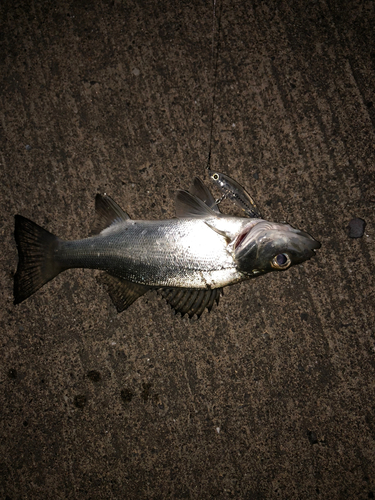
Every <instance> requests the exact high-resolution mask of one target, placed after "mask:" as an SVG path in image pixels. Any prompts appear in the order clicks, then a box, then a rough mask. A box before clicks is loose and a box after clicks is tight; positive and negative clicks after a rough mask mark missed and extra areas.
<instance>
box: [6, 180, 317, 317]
mask: <svg viewBox="0 0 375 500" xmlns="http://www.w3.org/2000/svg"><path fill="white" fill-rule="evenodd" d="M213 174H215V173H212V174H211V175H213ZM218 175H220V176H224V174H218ZM219 179H221V180H224V184H220V183H218V182H217V181H218V180H219ZM213 180H214V181H216V184H217V186H218V187H219V189H221V190H222V191H223V193H224V195H225V196H228V197H229V198H230V199H232V200H234V201H235V202H236V203H237V204H239V205H240V206H242V207H243V206H244V205H246V204H249V203H250V205H249V206H247V207H245V210H244V211H245V215H247V217H238V216H233V215H227V214H224V213H222V212H221V211H220V209H219V206H218V202H217V201H216V200H215V198H214V197H213V195H212V193H211V192H210V190H209V189H208V188H207V187H206V186H205V184H204V183H203V182H202V181H201V180H200V179H199V178H198V177H195V178H194V180H193V183H192V185H191V187H190V188H189V190H188V191H187V190H179V191H177V193H176V198H175V208H176V217H175V218H172V219H163V220H137V219H131V218H130V217H129V215H128V214H127V213H126V212H125V211H124V210H123V209H122V208H121V207H120V206H119V205H118V204H117V203H116V202H115V201H114V200H113V199H112V198H111V197H110V196H108V195H107V194H104V195H101V194H97V195H96V198H95V212H96V222H95V224H94V228H93V235H92V236H90V237H87V238H84V239H81V240H71V241H69V240H63V239H60V238H58V237H57V236H55V235H54V234H52V233H50V232H49V231H47V230H46V229H44V228H42V227H41V226H39V225H38V224H36V223H35V222H33V221H31V220H29V219H27V218H25V217H23V216H22V215H16V216H15V229H14V236H15V241H16V245H17V249H18V265H17V270H16V273H15V275H14V304H19V303H21V302H23V301H24V300H26V299H27V298H29V297H30V296H31V295H33V294H34V293H35V292H37V291H38V290H39V289H40V288H41V287H43V286H44V285H45V284H46V283H48V282H49V281H50V280H52V279H53V278H55V277H56V276H57V275H58V274H60V273H61V272H63V271H65V270H67V269H72V268H83V269H96V270H100V271H103V272H102V273H101V276H100V277H99V279H98V281H99V282H100V283H102V284H103V285H104V286H105V288H106V289H107V291H108V293H109V296H110V298H111V300H112V302H113V304H114V305H115V307H116V309H117V311H118V312H123V311H125V310H126V309H127V308H128V307H129V306H130V305H131V304H132V303H133V302H134V301H136V300H137V299H138V298H140V297H141V296H143V295H144V294H145V293H146V292H148V291H150V290H156V291H157V292H158V293H159V295H161V296H162V297H163V298H164V299H165V300H166V301H167V303H168V304H169V305H170V306H171V307H172V309H173V310H174V311H175V312H176V313H180V314H181V316H184V315H185V314H187V315H188V316H189V317H190V318H192V317H193V316H194V315H196V316H197V317H198V318H199V317H200V316H201V315H202V313H203V312H204V311H205V310H208V311H211V309H212V307H213V305H214V303H216V304H217V305H218V304H219V299H220V296H221V295H222V294H223V288H224V287H226V286H229V285H234V284H236V283H240V282H242V281H245V280H249V279H251V278H255V277H257V276H260V275H263V274H266V273H269V272H279V271H284V270H286V269H288V268H290V267H291V266H294V265H296V264H300V263H302V262H305V261H306V260H308V259H310V258H311V257H313V256H314V255H315V250H316V249H318V248H320V246H321V245H320V243H319V242H318V241H317V240H315V239H314V238H313V237H312V236H310V235H309V234H308V233H306V232H304V231H301V230H299V229H295V228H293V227H292V226H291V225H289V224H287V223H275V222H269V221H267V220H264V219H262V218H260V216H259V212H258V210H257V208H256V205H255V203H254V201H253V200H252V198H251V197H250V195H249V194H248V193H247V192H246V191H245V190H244V188H242V186H240V185H239V184H238V183H237V182H236V181H234V179H231V178H230V177H227V176H224V177H218V178H217V179H215V178H214V179H213ZM249 197H250V198H249ZM249 199H250V201H249ZM238 200H239V201H238Z"/></svg>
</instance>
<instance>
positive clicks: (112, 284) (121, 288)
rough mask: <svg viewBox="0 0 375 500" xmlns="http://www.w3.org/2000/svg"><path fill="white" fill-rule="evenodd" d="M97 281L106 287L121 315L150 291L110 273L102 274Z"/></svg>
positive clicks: (145, 287) (146, 287)
mask: <svg viewBox="0 0 375 500" xmlns="http://www.w3.org/2000/svg"><path fill="white" fill-rule="evenodd" d="M97 281H98V282H99V283H100V284H103V285H104V286H105V288H106V289H107V292H108V295H109V296H110V297H111V300H112V302H113V303H114V305H115V307H116V309H117V312H119V313H120V312H122V311H125V309H127V308H128V307H129V306H130V305H132V304H133V302H135V301H136V300H137V299H138V298H139V297H142V295H144V294H145V293H146V292H147V291H148V290H149V289H150V288H149V287H148V286H145V285H140V284H138V283H132V282H131V281H127V280H124V279H123V278H118V277H117V276H112V275H111V274H108V273H102V274H101V275H100V276H99V277H98V278H97Z"/></svg>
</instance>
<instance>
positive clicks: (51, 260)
mask: <svg viewBox="0 0 375 500" xmlns="http://www.w3.org/2000/svg"><path fill="white" fill-rule="evenodd" d="M14 237H15V240H16V244H17V248H18V267H17V271H16V274H15V275H14V304H19V303H20V302H22V301H23V300H25V299H27V298H28V297H30V295H32V294H33V293H35V292H36V291H37V290H39V288H41V287H42V286H43V285H45V284H46V283H47V282H48V281H50V280H51V279H53V278H54V277H55V276H57V275H58V274H59V273H60V272H61V271H63V270H64V268H63V267H62V266H60V265H59V263H58V261H57V260H56V257H55V250H56V249H57V246H58V242H59V239H58V238H57V237H56V236H54V235H53V234H52V233H50V232H48V231H46V230H45V229H43V228H42V227H40V226H38V225H37V224H35V222H32V221H31V220H29V219H26V218H25V217H22V216H21V215H16V216H15V228H14Z"/></svg>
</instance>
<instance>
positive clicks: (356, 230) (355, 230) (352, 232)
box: [348, 219, 366, 238]
mask: <svg viewBox="0 0 375 500" xmlns="http://www.w3.org/2000/svg"><path fill="white" fill-rule="evenodd" d="M365 227H366V222H365V221H364V220H363V219H352V220H351V221H350V222H349V225H348V234H349V238H362V236H363V233H364V232H365Z"/></svg>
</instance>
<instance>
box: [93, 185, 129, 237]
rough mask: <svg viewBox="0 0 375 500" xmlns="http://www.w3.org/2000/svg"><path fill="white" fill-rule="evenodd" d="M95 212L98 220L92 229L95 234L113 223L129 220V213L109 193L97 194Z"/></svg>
mask: <svg viewBox="0 0 375 500" xmlns="http://www.w3.org/2000/svg"><path fill="white" fill-rule="evenodd" d="M95 213H96V220H95V223H94V227H93V230H92V233H93V234H99V233H100V232H101V231H103V229H106V228H107V227H109V226H112V225H113V224H118V223H119V222H124V221H125V220H129V219H130V217H129V215H128V214H127V213H126V212H124V211H123V209H122V208H121V207H120V206H119V205H117V203H116V202H115V201H114V200H112V198H111V197H110V196H108V195H106V194H105V195H101V194H97V195H96V197H95Z"/></svg>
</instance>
